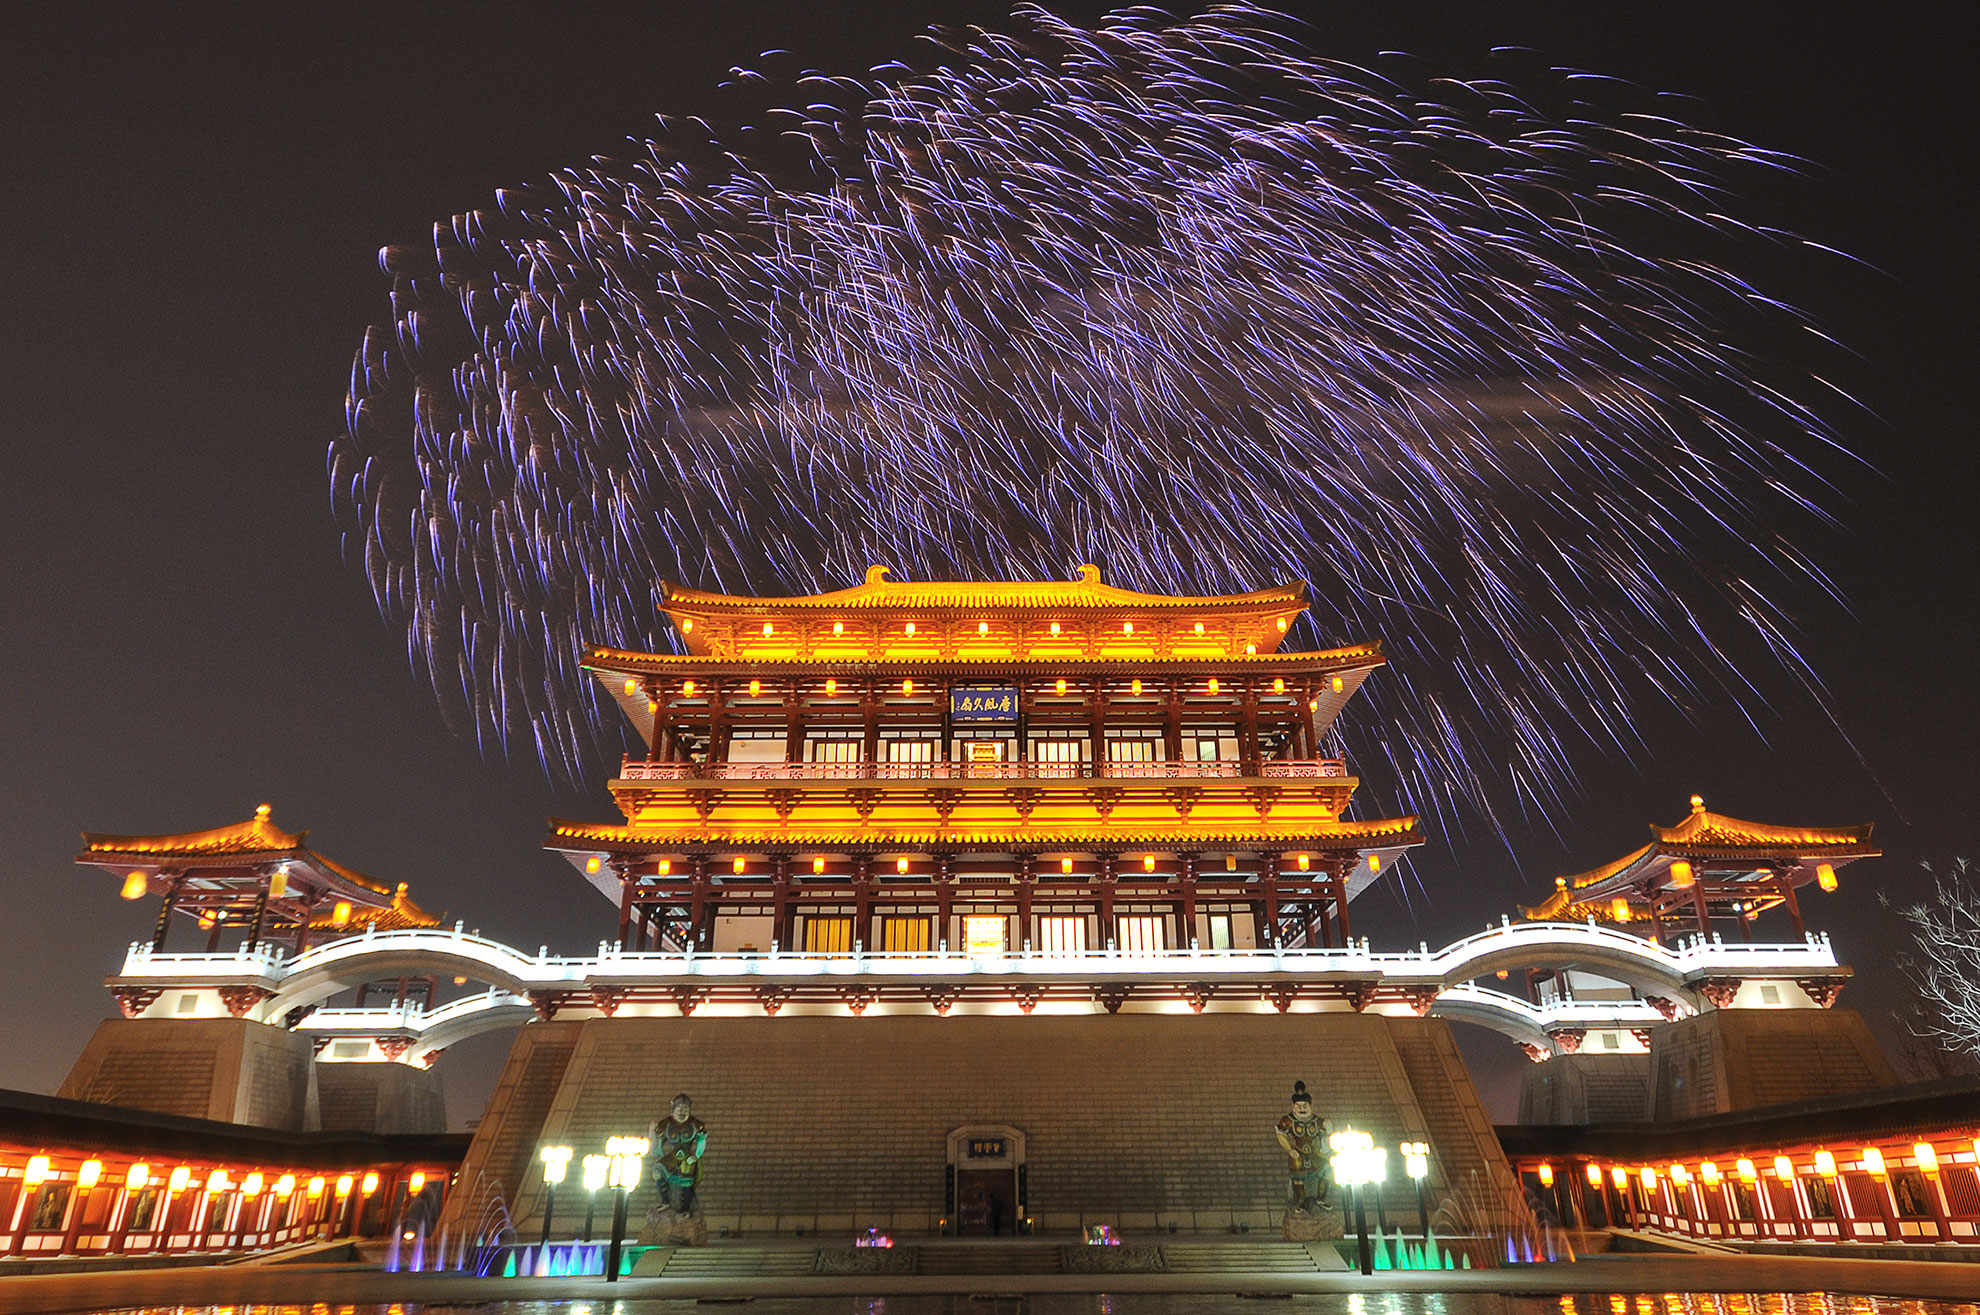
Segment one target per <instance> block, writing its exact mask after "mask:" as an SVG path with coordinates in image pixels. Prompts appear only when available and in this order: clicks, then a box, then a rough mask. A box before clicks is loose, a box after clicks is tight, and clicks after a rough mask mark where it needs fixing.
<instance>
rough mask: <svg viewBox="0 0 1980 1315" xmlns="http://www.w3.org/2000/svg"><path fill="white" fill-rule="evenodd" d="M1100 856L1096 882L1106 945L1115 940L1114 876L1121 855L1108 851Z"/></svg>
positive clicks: (1101, 941)
mask: <svg viewBox="0 0 1980 1315" xmlns="http://www.w3.org/2000/svg"><path fill="white" fill-rule="evenodd" d="M1099 857H1100V862H1099V865H1098V870H1097V871H1096V872H1095V873H1094V884H1095V886H1096V887H1097V889H1098V893H1099V896H1100V944H1101V946H1102V947H1105V946H1106V945H1108V944H1109V943H1111V942H1112V941H1113V940H1114V877H1115V874H1116V873H1117V871H1118V867H1117V866H1116V865H1117V862H1118V860H1119V857H1120V856H1119V855H1117V854H1112V853H1106V854H1101V855H1100V856H1099Z"/></svg>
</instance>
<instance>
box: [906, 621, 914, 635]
mask: <svg viewBox="0 0 1980 1315" xmlns="http://www.w3.org/2000/svg"><path fill="white" fill-rule="evenodd" d="M905 633H906V634H907V636H908V637H909V638H910V639H912V638H913V637H914V622H912V621H910V622H908V623H907V630H906V631H905Z"/></svg>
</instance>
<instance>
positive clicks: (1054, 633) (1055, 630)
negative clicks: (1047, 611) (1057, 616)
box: [1052, 621, 1059, 636]
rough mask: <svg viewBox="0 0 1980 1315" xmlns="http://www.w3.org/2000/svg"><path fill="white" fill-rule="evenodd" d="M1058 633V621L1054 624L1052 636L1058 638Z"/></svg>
mask: <svg viewBox="0 0 1980 1315" xmlns="http://www.w3.org/2000/svg"><path fill="white" fill-rule="evenodd" d="M1058 633H1059V623H1058V622H1057V621H1054V622H1053V623H1052V634H1053V635H1054V636H1056V635H1057V634H1058Z"/></svg>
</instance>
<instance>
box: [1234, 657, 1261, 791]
mask: <svg viewBox="0 0 1980 1315" xmlns="http://www.w3.org/2000/svg"><path fill="white" fill-rule="evenodd" d="M1241 698H1242V701H1241V703H1240V704H1239V710H1238V771H1239V772H1240V773H1242V774H1243V775H1245V776H1256V775H1258V771H1259V767H1258V760H1259V756H1260V755H1259V751H1258V684H1257V682H1256V681H1254V680H1252V679H1251V678H1250V677H1248V676H1247V677H1246V678H1245V681H1244V687H1243V691H1242V695H1241Z"/></svg>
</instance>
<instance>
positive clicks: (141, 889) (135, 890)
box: [117, 872, 151, 899]
mask: <svg viewBox="0 0 1980 1315" xmlns="http://www.w3.org/2000/svg"><path fill="white" fill-rule="evenodd" d="M150 884H151V883H150V881H149V880H148V879H147V878H146V877H145V875H144V873H142V872H133V873H131V874H130V875H129V876H127V877H125V878H124V885H123V889H121V890H119V891H118V892H117V893H118V894H119V895H122V896H123V897H124V898H125V899H143V898H144V895H145V891H146V890H147V889H149V888H150Z"/></svg>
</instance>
